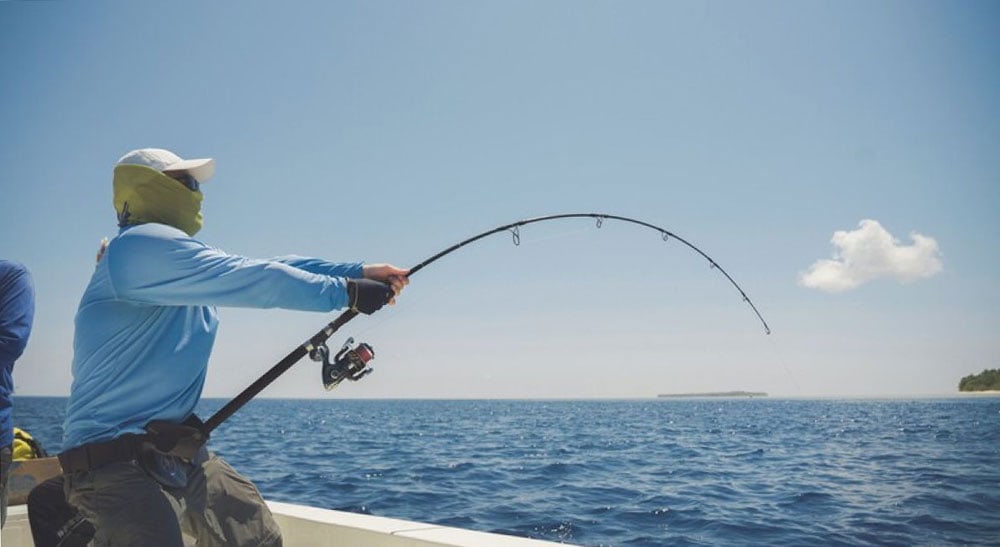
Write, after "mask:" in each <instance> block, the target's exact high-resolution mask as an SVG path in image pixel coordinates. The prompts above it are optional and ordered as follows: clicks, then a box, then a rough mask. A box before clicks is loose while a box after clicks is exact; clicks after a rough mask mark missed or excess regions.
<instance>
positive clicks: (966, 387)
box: [958, 369, 1000, 391]
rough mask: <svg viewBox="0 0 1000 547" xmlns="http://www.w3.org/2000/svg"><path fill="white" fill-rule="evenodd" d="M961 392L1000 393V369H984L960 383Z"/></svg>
mask: <svg viewBox="0 0 1000 547" xmlns="http://www.w3.org/2000/svg"><path fill="white" fill-rule="evenodd" d="M958 390H959V391H1000V369H984V370H983V371H982V372H981V373H979V374H970V375H968V376H966V377H965V378H962V379H961V380H960V381H959V382H958Z"/></svg>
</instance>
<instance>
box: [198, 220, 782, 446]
mask: <svg viewBox="0 0 1000 547" xmlns="http://www.w3.org/2000/svg"><path fill="white" fill-rule="evenodd" d="M564 218H593V219H595V220H596V224H597V227H598V228H600V227H601V225H602V224H603V223H604V221H605V220H618V221H622V222H627V223H631V224H636V225H639V226H644V227H646V228H650V229H652V230H656V231H657V232H659V233H660V236H661V237H662V238H663V241H669V240H670V238H673V239H675V240H677V241H680V242H681V243H683V244H684V245H686V246H687V247H689V248H690V249H691V250H693V251H695V252H696V253H698V254H699V255H701V256H702V257H704V258H705V260H707V261H708V264H709V266H710V267H711V268H712V269H713V270H718V271H719V272H720V273H721V274H722V275H724V276H725V277H726V279H728V280H729V282H730V283H731V284H732V285H733V287H736V290H737V291H739V293H740V296H741V297H743V301H744V302H746V303H747V304H748V305H749V306H750V308H751V309H752V310H753V312H754V314H756V315H757V318H758V319H759V320H760V322H761V324H762V325H763V326H764V333H765V334H771V328H770V327H769V326H768V325H767V321H765V320H764V316H762V315H761V314H760V311H759V310H757V306H755V305H754V303H753V302H752V301H751V300H750V297H749V296H747V293H746V292H745V291H744V290H743V289H742V288H741V287H740V286H739V284H738V283H736V280H734V279H733V278H732V276H730V275H729V273H728V272H726V270H724V269H722V266H719V263H718V262H716V261H715V260H714V259H713V258H712V257H710V256H708V255H707V254H705V252H704V251H702V250H701V249H699V248H698V247H696V246H694V244H692V243H690V242H689V241H687V240H686V239H684V238H682V237H680V236H678V235H677V234H675V233H673V232H671V231H669V230H667V229H665V228H661V227H659V226H655V225H653V224H650V223H648V222H644V221H641V220H636V219H634V218H629V217H623V216H618V215H609V214H606V213H564V214H557V215H547V216H541V217H535V218H529V219H525V220H519V221H517V222H512V223H510V224H504V225H503V226H498V227H496V228H493V229H490V230H486V231H485V232H482V233H479V234H476V235H474V236H472V237H470V238H468V239H465V240H463V241H460V242H458V243H456V244H454V245H452V246H451V247H448V248H446V249H444V250H442V251H441V252H439V253H437V254H434V255H432V256H430V257H429V258H427V259H426V260H424V261H423V262H421V263H419V264H417V265H416V266H414V267H412V268H410V271H409V273H408V274H407V278H409V277H412V276H413V274H415V273H417V272H419V271H420V270H422V269H424V268H426V267H427V266H429V265H431V264H433V263H434V262H436V261H438V260H440V259H441V258H444V257H445V256H447V255H449V254H451V253H453V252H455V251H457V250H459V249H461V248H462V247H465V246H466V245H469V244H470V243H474V242H476V241H479V240H480V239H483V238H485V237H489V236H491V235H493V234H498V233H500V232H506V231H509V232H510V233H511V235H512V237H513V240H514V245H520V244H521V232H520V228H521V226H526V225H528V224H535V223H538V222H546V221H550V220H557V219H564ZM358 313H359V312H358V311H357V310H354V309H349V310H347V311H345V312H344V313H342V314H340V315H339V316H337V318H336V319H334V320H333V321H330V322H329V323H328V324H327V325H326V326H325V327H323V328H322V329H320V331H319V332H317V333H316V334H314V335H313V336H312V337H311V338H309V340H306V341H305V342H303V343H302V344H301V345H299V346H298V347H297V348H295V349H293V350H292V351H291V353H289V354H288V355H286V356H285V358H284V359H282V360H281V361H278V363H277V364H276V365H274V366H273V367H271V369H270V370H268V371H267V372H266V373H264V375H263V376H261V377H260V378H258V379H257V381H255V382H254V383H252V384H250V386H249V387H247V388H246V389H244V390H243V391H242V392H241V393H240V394H239V395H237V396H236V397H234V398H233V399H232V400H231V401H229V402H228V403H226V405H225V406H223V407H222V408H221V409H219V410H218V411H217V412H216V413H215V414H213V415H212V416H211V417H210V418H209V419H208V420H206V421H205V423H204V425H203V426H202V428H201V429H202V431H203V432H204V433H205V435H206V436H207V435H208V434H209V433H211V432H212V431H213V430H214V429H215V428H217V427H218V426H219V425H220V424H221V423H222V422H224V421H226V420H227V419H229V417H230V416H232V415H233V414H234V413H235V412H236V411H237V410H239V409H240V408H242V407H243V405H245V404H247V403H248V402H250V400H251V399H253V398H254V397H255V396H256V395H257V394H258V393H260V392H261V391H263V390H264V388H266V387H267V386H268V385H270V384H271V383H272V382H274V381H275V380H276V379H277V378H278V377H279V376H281V375H282V374H284V372H285V371H286V370H288V369H289V368H291V366H292V365H294V364H295V363H297V362H298V361H299V360H300V359H302V358H303V357H305V356H306V355H307V354H308V355H309V357H310V358H311V359H313V360H314V361H321V362H322V363H323V368H322V373H323V384H324V386H325V387H326V389H327V390H330V389H333V388H334V387H336V386H337V384H339V383H340V382H341V381H343V380H345V379H347V380H352V381H356V380H359V379H361V378H362V377H364V376H366V375H367V374H368V373H370V372H371V370H372V369H371V368H369V367H368V363H369V362H370V361H371V360H372V359H373V358H374V357H375V352H374V350H373V349H372V347H371V346H369V345H368V344H363V343H362V344H359V345H354V339H353V338H350V339H348V340H347V343H345V344H344V346H343V347H342V348H341V350H340V351H339V352H337V354H336V355H334V360H333V361H330V350H329V348H328V347H327V345H326V341H327V340H328V339H329V338H330V337H331V336H333V333H335V332H337V331H338V330H339V329H340V328H341V327H343V326H344V325H346V324H347V323H348V322H349V321H350V320H352V319H354V318H355V317H356V316H357V315H358Z"/></svg>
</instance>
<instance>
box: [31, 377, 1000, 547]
mask: <svg viewBox="0 0 1000 547" xmlns="http://www.w3.org/2000/svg"><path fill="white" fill-rule="evenodd" d="M225 402H226V401H225V400H221V399H218V400H206V401H203V402H202V404H201V405H200V407H199V415H201V416H202V417H203V418H207V417H208V416H209V415H211V414H212V413H213V412H214V411H215V410H217V409H218V408H219V407H221V406H222V405H223V404H224V403H225ZM14 404H15V407H14V418H15V425H17V426H19V427H22V428H25V429H27V430H28V431H30V432H31V433H32V434H34V435H35V436H36V437H37V438H38V439H40V440H41V441H42V443H43V444H44V445H45V446H46V448H48V449H49V450H50V451H51V452H57V451H58V450H59V449H60V443H61V435H62V428H61V423H62V417H63V411H64V406H65V399H63V398H40V397H16V398H15V403H14ZM210 447H211V448H212V449H213V450H215V451H216V452H217V453H220V454H221V455H223V456H224V457H225V458H226V459H227V460H228V461H229V462H230V463H231V464H232V465H233V466H234V467H236V468H237V469H238V470H239V471H241V472H242V473H243V474H244V475H246V476H247V477H249V478H250V479H251V480H253V481H254V482H255V483H256V484H257V486H258V487H259V488H260V490H261V492H262V493H263V494H264V496H265V497H266V498H268V499H272V500H277V501H285V502H292V503H300V504H308V505H314V506H320V507H324V508H328V509H337V510H342V511H352V512H357V513H365V514H373V515H381V516H388V517H395V518H402V519H410V520H417V521H424V522H432V523H436V524H442V525H447V526H457V527H462V528H470V529H476V530H483V531H489V532H498V533H503V534H512V535H517V536H526V537H532V538H540V539H547V540H551V541H558V542H564V543H572V544H578V545H592V546H598V545H616V546H617V545H622V546H626V545H627V546H646V545H650V546H651V545H713V546H716V545H740V546H742V545H866V546H867V545H907V546H909V545H1000V397H964V398H946V399H884V400H873V399H865V400H824V399H816V400H806V399H770V398H754V399H647V400H620V401H618V400H587V401H563V400H559V401H538V400H530V401H529V400H525V401H509V400H454V401H453V400H342V399H329V400H287V399H282V400H276V399H266V400H255V401H252V402H251V403H250V404H248V405H247V406H246V407H244V408H243V409H241V410H240V411H239V412H237V413H236V415H234V416H233V417H232V418H231V419H230V420H229V421H228V422H226V423H224V424H223V425H222V426H221V427H220V428H219V429H218V430H217V431H216V432H215V433H214V434H213V436H212V440H211V442H210Z"/></svg>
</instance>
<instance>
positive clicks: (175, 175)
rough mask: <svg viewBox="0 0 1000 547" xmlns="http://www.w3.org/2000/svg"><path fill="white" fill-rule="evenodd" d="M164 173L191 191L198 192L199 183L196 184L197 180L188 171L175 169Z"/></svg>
mask: <svg viewBox="0 0 1000 547" xmlns="http://www.w3.org/2000/svg"><path fill="white" fill-rule="evenodd" d="M164 175H166V176H168V177H170V178H172V179H174V180H176V181H177V182H179V183H181V184H183V185H184V186H185V187H187V189H188V190H191V191H192V192H200V191H201V185H200V184H198V180H197V179H195V178H194V177H192V176H191V175H190V174H189V173H185V172H184V171H175V172H171V173H164Z"/></svg>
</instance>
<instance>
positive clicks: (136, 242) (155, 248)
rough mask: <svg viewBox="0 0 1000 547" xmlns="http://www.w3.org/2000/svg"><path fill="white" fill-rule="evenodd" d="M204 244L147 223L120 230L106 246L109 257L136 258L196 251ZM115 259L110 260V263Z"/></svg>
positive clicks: (173, 229)
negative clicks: (162, 253)
mask: <svg viewBox="0 0 1000 547" xmlns="http://www.w3.org/2000/svg"><path fill="white" fill-rule="evenodd" d="M203 247H205V244H204V243H201V242H200V241H197V240H195V239H192V238H191V236H189V235H187V234H186V233H184V232H183V231H181V230H178V229H177V228H174V227H173V226H167V225H166V224H157V223H155V222H147V223H145V224H137V225H135V226H129V227H127V228H124V229H122V231H121V232H119V234H118V236H117V237H115V238H114V239H113V240H111V243H110V244H108V256H109V257H123V256H129V257H136V256H137V255H138V256H149V255H150V254H151V253H152V254H154V255H155V254H159V253H161V252H169V251H173V250H183V249H192V250H198V249H201V248H203ZM115 261H116V259H115V258H112V262H115Z"/></svg>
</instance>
